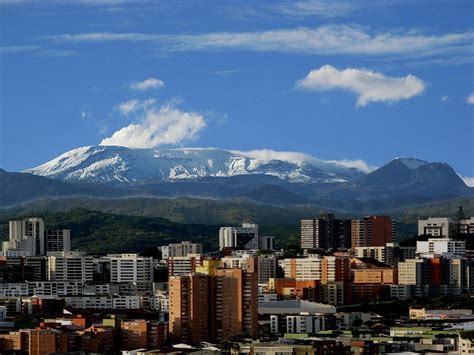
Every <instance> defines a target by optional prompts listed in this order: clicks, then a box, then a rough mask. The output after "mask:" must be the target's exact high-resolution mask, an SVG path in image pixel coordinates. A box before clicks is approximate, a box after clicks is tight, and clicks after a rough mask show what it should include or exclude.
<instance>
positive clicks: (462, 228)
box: [458, 217, 474, 234]
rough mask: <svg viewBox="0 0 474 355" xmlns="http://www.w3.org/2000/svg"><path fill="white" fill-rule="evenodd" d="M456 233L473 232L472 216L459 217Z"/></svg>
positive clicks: (473, 220) (473, 218) (473, 221)
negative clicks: (467, 217) (466, 217)
mask: <svg viewBox="0 0 474 355" xmlns="http://www.w3.org/2000/svg"><path fill="white" fill-rule="evenodd" d="M458 233H460V234H474V217H471V218H469V219H461V220H460V221H459V224H458Z"/></svg>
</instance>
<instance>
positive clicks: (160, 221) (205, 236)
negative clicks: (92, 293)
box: [0, 209, 218, 254]
mask: <svg viewBox="0 0 474 355" xmlns="http://www.w3.org/2000/svg"><path fill="white" fill-rule="evenodd" d="M31 216H32V215H31V214H24V215H18V216H15V217H17V218H23V217H31ZM34 216H38V217H42V218H44V220H45V225H46V226H47V228H66V229H70V230H71V238H72V247H73V248H74V249H80V250H84V251H86V252H88V253H97V254H105V253H115V252H125V251H129V252H143V251H145V250H146V249H147V248H150V247H157V246H160V245H164V244H168V243H171V242H179V241H181V240H191V241H194V242H199V243H202V244H203V245H204V248H205V250H212V249H215V248H216V247H217V239H218V227H217V226H207V225H200V224H181V223H175V222H171V221H169V220H167V219H164V218H156V217H155V218H150V217H138V216H122V215H114V214H107V213H103V212H98V211H89V210H85V209H73V210H70V211H68V212H41V213H35V214H34ZM10 217H12V216H10ZM8 219H9V218H2V219H1V220H0V233H1V235H2V237H3V239H7V238H8Z"/></svg>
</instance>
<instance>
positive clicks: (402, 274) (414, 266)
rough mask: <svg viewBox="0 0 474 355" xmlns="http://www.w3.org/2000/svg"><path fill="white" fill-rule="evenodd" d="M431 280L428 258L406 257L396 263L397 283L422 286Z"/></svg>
mask: <svg viewBox="0 0 474 355" xmlns="http://www.w3.org/2000/svg"><path fill="white" fill-rule="evenodd" d="M430 282H431V267H430V261H429V260H428V259H408V260H405V261H403V262H401V263H398V284H399V285H412V286H423V285H429V284H430Z"/></svg>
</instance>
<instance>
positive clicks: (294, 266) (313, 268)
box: [282, 254, 322, 281]
mask: <svg viewBox="0 0 474 355" xmlns="http://www.w3.org/2000/svg"><path fill="white" fill-rule="evenodd" d="M282 265H283V271H284V273H285V278H290V279H295V280H297V281H307V280H321V267H322V259H321V256H320V255H317V254H312V255H309V256H308V257H307V258H293V259H284V260H283V263H282Z"/></svg>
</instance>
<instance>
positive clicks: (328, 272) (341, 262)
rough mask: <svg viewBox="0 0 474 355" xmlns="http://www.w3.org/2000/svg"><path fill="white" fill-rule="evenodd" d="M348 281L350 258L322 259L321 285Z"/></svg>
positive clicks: (329, 256)
mask: <svg viewBox="0 0 474 355" xmlns="http://www.w3.org/2000/svg"><path fill="white" fill-rule="evenodd" d="M350 279H351V258H350V256H337V255H326V256H324V257H323V259H322V263H321V283H323V284H327V283H332V282H337V281H343V282H350Z"/></svg>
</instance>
